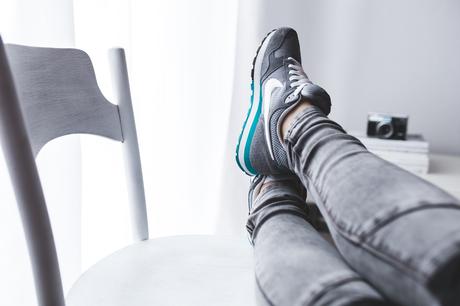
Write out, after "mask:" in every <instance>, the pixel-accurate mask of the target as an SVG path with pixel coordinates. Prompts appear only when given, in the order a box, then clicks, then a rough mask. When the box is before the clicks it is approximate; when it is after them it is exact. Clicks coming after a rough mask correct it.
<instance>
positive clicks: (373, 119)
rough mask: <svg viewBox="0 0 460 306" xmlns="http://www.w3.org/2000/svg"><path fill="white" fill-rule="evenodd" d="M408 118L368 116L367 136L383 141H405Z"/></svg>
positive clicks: (374, 114) (372, 114) (385, 115)
mask: <svg viewBox="0 0 460 306" xmlns="http://www.w3.org/2000/svg"><path fill="white" fill-rule="evenodd" d="M408 119H409V118H408V116H405V115H388V114H380V113H369V114H368V116H367V136H369V137H377V138H382V139H399V140H405V139H406V135H407V121H408Z"/></svg>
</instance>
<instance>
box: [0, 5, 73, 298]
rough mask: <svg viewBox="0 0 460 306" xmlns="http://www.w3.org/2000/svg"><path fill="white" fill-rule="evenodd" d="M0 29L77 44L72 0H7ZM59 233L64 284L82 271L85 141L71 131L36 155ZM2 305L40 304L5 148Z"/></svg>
mask: <svg viewBox="0 0 460 306" xmlns="http://www.w3.org/2000/svg"><path fill="white" fill-rule="evenodd" d="M0 32H1V34H2V36H3V39H4V42H6V43H19V44H28V45H35V46H55V47H71V46H73V45H74V30H73V8H72V1H71V0H42V1H27V0H16V1H15V0H2V1H1V2H0ZM37 162H38V166H39V170H40V176H41V179H42V184H43V187H44V190H45V196H46V199H47V202H48V209H49V213H50V218H51V222H52V226H53V230H54V233H55V240H56V245H57V249H58V257H59V261H60V266H61V271H62V278H63V282H64V288H65V289H67V288H68V287H69V285H71V284H72V283H73V281H74V280H75V279H76V277H77V276H78V275H79V272H80V237H81V227H80V222H81V217H80V214H81V213H80V202H81V190H80V189H81V175H80V142H79V138H78V136H70V137H67V138H62V139H59V140H57V141H54V142H51V143H50V144H49V145H48V146H46V147H45V148H44V149H43V151H42V152H41V153H40V154H39V156H38V158H37ZM0 199H1V203H0V241H1V256H0V259H1V260H0V271H2V273H0V292H1V302H0V304H1V305H15V306H30V305H35V304H36V298H35V291H34V286H33V279H32V271H31V267H30V263H29V258H28V253H27V249H26V244H25V239H24V234H23V231H22V226H21V223H20V219H19V214H18V211H17V208H16V203H15V200H14V194H13V191H12V188H11V186H10V182H9V177H8V173H7V170H6V166H5V163H4V159H3V155H2V154H0Z"/></svg>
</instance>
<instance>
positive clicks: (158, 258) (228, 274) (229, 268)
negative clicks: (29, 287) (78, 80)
mask: <svg viewBox="0 0 460 306" xmlns="http://www.w3.org/2000/svg"><path fill="white" fill-rule="evenodd" d="M66 304H67V305H68V306H96V305H97V306H106V305H107V306H109V305H110V306H127V305H129V306H141V305H142V306H145V305H148V306H152V305H155V306H169V305H171V306H189V305H190V306H194V305H196V306H206V305H212V306H218V305H229V306H235V305H238V306H244V305H247V306H253V305H255V279H254V269H253V256H252V248H251V246H250V244H249V243H248V241H247V240H244V239H238V238H234V237H227V236H173V237H165V238H158V239H151V240H147V241H143V242H139V243H136V244H133V245H131V246H128V247H126V248H124V249H122V250H120V251H118V252H116V253H114V254H112V255H110V256H108V257H106V258H105V259H103V260H102V261H100V262H99V263H97V264H96V265H94V266H93V267H91V268H90V269H89V270H88V271H87V272H85V273H84V274H82V276H81V277H80V278H79V279H78V281H77V282H76V283H75V284H74V286H73V287H72V288H71V290H70V291H69V294H68V295H67V299H66Z"/></svg>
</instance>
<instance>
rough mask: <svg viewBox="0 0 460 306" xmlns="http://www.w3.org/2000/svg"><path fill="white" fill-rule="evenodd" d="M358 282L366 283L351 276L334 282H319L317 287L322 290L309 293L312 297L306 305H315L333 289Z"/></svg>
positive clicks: (359, 278) (357, 277)
mask: <svg viewBox="0 0 460 306" xmlns="http://www.w3.org/2000/svg"><path fill="white" fill-rule="evenodd" d="M356 281H362V282H364V280H363V279H362V278H361V277H359V276H357V275H350V276H345V277H342V278H335V279H334V280H327V281H325V282H323V283H321V282H319V283H318V284H317V285H318V286H320V287H321V289H320V290H318V291H316V292H315V290H311V292H308V291H307V292H308V293H309V294H310V295H311V297H310V298H309V299H307V302H308V303H306V304H305V305H313V303H315V302H317V301H318V300H319V299H320V298H321V297H323V296H324V295H325V294H326V293H327V292H329V291H330V290H331V289H333V288H337V287H340V286H343V285H345V284H348V283H351V282H356Z"/></svg>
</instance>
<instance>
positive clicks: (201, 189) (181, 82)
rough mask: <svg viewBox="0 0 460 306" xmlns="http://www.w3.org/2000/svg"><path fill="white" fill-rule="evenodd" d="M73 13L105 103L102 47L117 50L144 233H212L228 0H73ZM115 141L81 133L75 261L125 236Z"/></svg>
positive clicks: (226, 97)
mask: <svg viewBox="0 0 460 306" xmlns="http://www.w3.org/2000/svg"><path fill="white" fill-rule="evenodd" d="M74 10H75V32H76V45H77V47H78V48H82V49H84V50H86V51H87V52H88V53H89V54H90V56H91V57H92V59H93V62H94V64H95V70H96V74H97V78H98V82H99V84H100V86H101V88H102V90H103V93H104V94H105V95H106V96H107V97H108V98H109V100H110V97H111V86H110V75H109V69H108V65H107V57H106V52H107V50H108V49H109V48H110V47H113V46H121V47H124V48H125V49H126V52H127V57H128V65H129V67H128V68H129V73H130V79H131V87H132V94H133V104H134V112H135V117H136V124H137V131H138V136H139V142H140V149H141V159H142V166H143V171H144V181H145V190H146V197H147V210H148V216H149V226H150V235H151V237H158V236H164V235H178V234H213V233H215V232H216V228H219V227H220V224H218V219H217V215H218V212H219V209H220V194H219V193H220V190H221V189H222V177H223V171H224V167H223V158H224V150H225V148H226V144H227V142H228V140H227V139H226V134H227V128H228V120H229V116H228V114H229V111H230V106H231V98H232V85H233V70H234V58H235V40H236V22H237V19H236V14H237V1H236V0H235V1H225V2H224V1H222V2H216V1H213V0H200V1H193V2H191V1H186V0H173V1H147V0H145V1H128V0H116V1H102V0H98V1H94V0H74ZM231 142H232V143H234V141H233V139H232V140H231ZM119 146H120V144H117V143H113V142H111V141H101V140H100V139H97V138H93V137H87V136H82V149H83V162H82V164H83V208H82V220H83V246H82V247H83V267H84V268H85V267H87V266H89V265H90V264H92V263H94V262H95V261H96V260H98V259H100V258H101V257H103V256H104V255H106V254H108V253H110V252H113V250H114V249H117V248H119V247H122V246H124V245H126V244H127V243H129V242H130V232H129V223H128V220H129V218H128V216H127V214H128V206H127V202H126V190H125V186H124V179H123V169H122V162H121V156H120V150H119ZM112 152H113V153H112ZM232 164H233V162H232ZM236 205H242V206H245V203H244V202H243V203H238V204H236ZM242 217H243V218H244V215H243V216H242ZM240 232H241V234H243V233H244V228H240Z"/></svg>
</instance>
